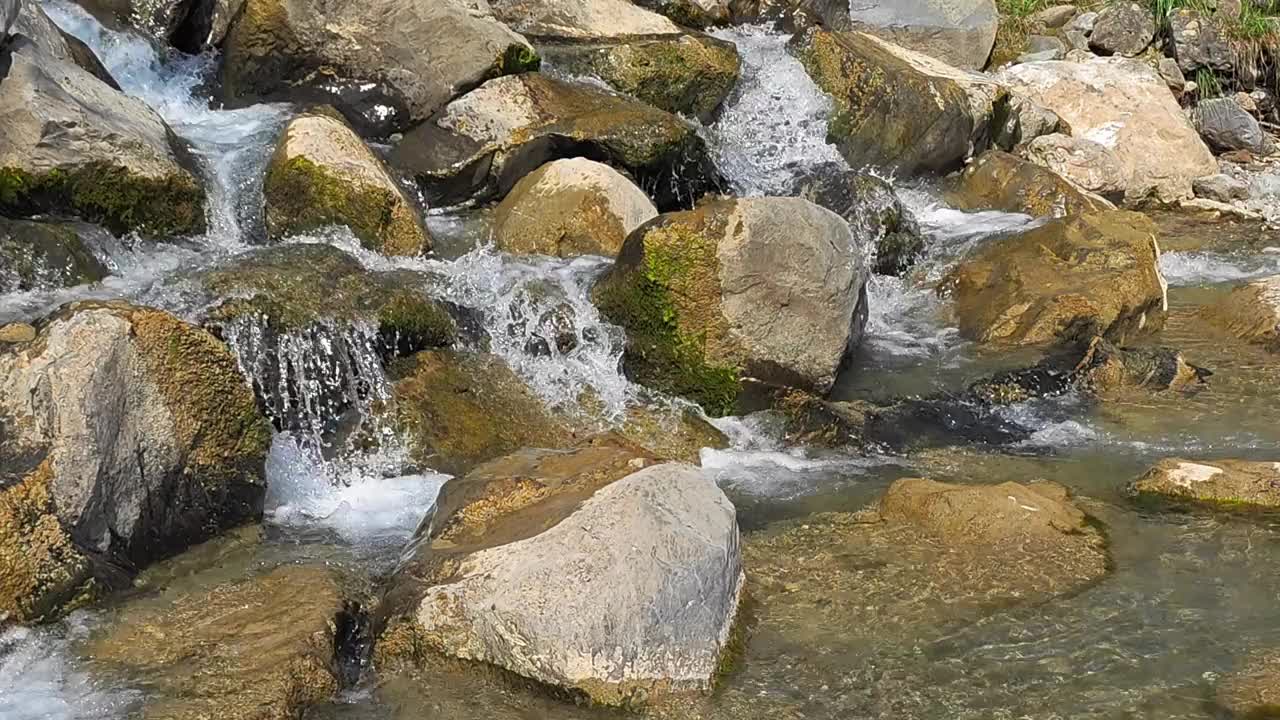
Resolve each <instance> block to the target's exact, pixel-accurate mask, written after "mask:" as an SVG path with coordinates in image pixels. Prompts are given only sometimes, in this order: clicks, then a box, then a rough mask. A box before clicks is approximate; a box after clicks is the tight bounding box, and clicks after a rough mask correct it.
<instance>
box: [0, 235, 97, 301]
mask: <svg viewBox="0 0 1280 720" xmlns="http://www.w3.org/2000/svg"><path fill="white" fill-rule="evenodd" d="M106 276H107V268H106V267H105V266H104V265H103V264H102V261H100V260H98V258H97V256H95V255H94V254H93V251H92V250H91V249H90V248H89V247H88V246H87V245H86V244H85V241H84V239H83V238H82V237H81V235H80V232H79V228H78V227H77V226H76V225H74V224H71V223H57V222H37V221H33V220H9V219H6V218H2V217H0V294H3V293H11V292H24V291H29V290H51V289H55V288H63V287H71V286H73V285H83V284H85V283H92V282H97V281H99V280H101V279H102V278H104V277H106Z"/></svg>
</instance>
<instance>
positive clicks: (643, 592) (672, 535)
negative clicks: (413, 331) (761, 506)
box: [376, 436, 744, 708]
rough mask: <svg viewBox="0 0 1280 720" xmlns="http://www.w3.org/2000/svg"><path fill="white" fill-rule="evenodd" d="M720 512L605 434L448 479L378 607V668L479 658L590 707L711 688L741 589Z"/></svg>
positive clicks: (731, 523)
mask: <svg viewBox="0 0 1280 720" xmlns="http://www.w3.org/2000/svg"><path fill="white" fill-rule="evenodd" d="M738 547H739V545H738V525H737V519H736V513H735V511H734V507H733V505H732V504H730V502H729V500H728V499H727V498H726V497H725V496H724V493H722V492H721V491H720V489H719V488H718V487H716V484H715V481H714V479H713V478H712V477H710V476H709V475H705V474H703V473H702V472H701V471H700V470H698V469H697V468H696V467H693V466H691V465H684V464H678V463H665V464H660V463H658V461H656V460H655V459H654V458H653V457H652V456H650V455H648V454H647V453H645V452H644V451H642V450H640V449H638V448H635V447H633V446H630V445H629V444H627V443H626V442H624V441H621V440H619V439H617V438H613V437H609V436H605V437H598V438H595V439H593V440H592V441H588V442H586V443H583V444H582V445H580V446H578V447H576V448H573V449H570V450H560V451H556V450H522V451H520V452H517V453H514V454H511V455H508V456H506V457H502V458H499V459H496V460H493V461H492V462H489V463H486V464H484V465H481V466H479V467H477V468H475V469H473V470H472V471H471V472H469V473H467V474H466V475H464V476H462V477H459V478H455V479H453V480H450V481H449V482H447V483H446V484H445V486H444V487H443V488H442V489H441V492H440V497H439V499H438V500H437V503H436V507H435V509H434V510H433V512H432V513H431V514H430V515H429V517H428V518H427V519H426V520H425V521H424V522H423V524H422V526H421V528H420V529H419V532H418V535H417V536H416V537H415V538H414V540H413V541H412V543H411V544H410V546H409V548H408V550H407V551H406V552H405V554H404V561H403V562H402V563H401V566H400V567H399V568H398V569H397V571H396V573H395V575H394V576H393V578H392V580H391V582H390V584H389V587H388V589H387V592H386V594H385V595H384V597H383V599H382V602H381V605H380V606H379V609H378V612H377V613H376V624H377V625H378V626H380V629H381V639H380V642H379V644H378V647H377V654H378V655H377V659H378V660H379V661H380V663H381V664H383V666H384V667H385V666H387V665H394V664H396V663H402V662H412V661H414V660H419V661H421V660H423V659H425V658H428V657H430V656H431V655H445V656H452V657H459V658H466V659H470V660H480V661H483V662H486V663H490V664H493V665H497V666H499V667H501V668H504V669H506V670H509V671H511V672H514V673H516V674H518V675H521V676H524V677H527V678H531V679H533V680H536V681H539V682H541V683H545V684H547V685H550V686H552V687H556V688H562V689H564V690H567V691H569V692H570V693H573V694H574V695H579V696H584V697H586V698H588V699H589V700H591V701H592V702H595V703H600V704H603V705H615V706H625V707H630V708H638V707H641V706H652V705H659V704H661V703H663V702H665V701H666V700H668V699H670V698H672V697H675V696H679V695H682V694H686V693H698V692H703V691H706V690H709V689H710V688H711V687H712V685H713V683H714V682H715V680H716V679H717V675H718V668H719V667H720V665H721V662H722V660H723V658H724V656H725V655H726V653H727V652H728V647H729V644H730V638H731V632H732V629H733V626H734V623H735V621H736V619H737V614H738V612H737V611H738V605H739V601H740V597H741V593H742V588H743V585H744V580H743V572H742V564H741V561H740V558H739V554H738V552H739V551H738Z"/></svg>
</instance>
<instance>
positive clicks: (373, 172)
mask: <svg viewBox="0 0 1280 720" xmlns="http://www.w3.org/2000/svg"><path fill="white" fill-rule="evenodd" d="M262 191H263V196H264V199H265V200H266V222H267V232H268V233H269V234H270V235H271V236H272V237H273V238H280V237H284V236H286V235H293V234H299V233H305V232H308V231H312V230H316V229H318V228H321V227H324V226H327V225H346V226H347V227H349V228H350V229H351V232H352V233H353V234H354V235H355V236H356V237H357V238H358V239H359V240H360V243H361V244H362V245H364V246H365V247H367V248H369V249H370V250H375V251H377V252H381V253H383V254H384V255H421V254H422V253H424V252H425V251H427V250H430V249H431V238H430V236H428V235H427V231H426V228H425V227H424V226H423V224H422V218H421V217H419V215H418V210H417V208H416V207H414V205H413V202H412V201H411V200H410V199H409V198H408V197H407V196H406V195H405V194H404V192H403V191H402V190H401V188H400V186H399V185H397V184H396V181H395V180H394V179H393V178H392V177H391V175H390V174H389V173H388V172H387V169H386V168H385V167H384V166H383V165H382V161H381V160H379V159H378V158H377V156H375V155H374V154H373V152H372V151H370V150H369V148H368V146H366V145H365V144H364V141H362V140H361V139H360V137H359V136H358V135H356V134H355V132H354V131H353V130H352V129H351V128H350V127H349V126H348V125H347V124H346V122H344V121H343V120H342V119H341V117H340V116H337V113H331V112H315V113H309V114H304V115H300V116H298V117H296V118H294V119H293V120H291V121H290V122H289V124H288V125H287V126H286V127H285V129H284V132H283V133H282V134H281V136H280V141H279V143H278V144H277V145H276V151H275V154H274V155H272V157H271V163H270V164H269V165H268V166H267V175H266V179H265V181H264V182H263V188H262Z"/></svg>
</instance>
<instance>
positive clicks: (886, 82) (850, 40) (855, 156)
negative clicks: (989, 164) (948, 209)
mask: <svg viewBox="0 0 1280 720" xmlns="http://www.w3.org/2000/svg"><path fill="white" fill-rule="evenodd" d="M792 50H793V51H794V52H795V53H796V54H797V55H798V56H799V58H800V60H801V62H803V63H804V66H805V69H806V70H807V71H808V73H809V75H810V76H811V77H812V78H813V80H814V82H815V83H817V85H818V87H820V88H821V89H822V90H823V91H824V92H826V93H827V94H829V95H831V97H832V99H833V100H834V103H835V113H834V114H833V115H832V116H831V119H830V121H829V123H828V139H829V140H830V141H831V142H832V143H834V144H835V145H836V146H837V147H838V148H839V149H840V152H841V154H842V155H844V157H845V159H846V160H848V161H849V164H850V165H852V166H853V167H855V168H862V167H865V166H876V167H883V168H886V169H888V170H891V171H897V172H901V173H905V174H915V173H920V172H935V173H943V172H947V171H950V170H953V169H955V168H957V167H959V166H960V165H961V164H962V163H963V162H964V159H965V158H966V157H967V156H968V155H969V153H970V152H971V149H979V148H981V147H984V146H985V145H986V144H987V141H988V130H989V125H990V122H991V115H992V113H993V111H994V107H995V105H996V102H997V100H999V99H1000V97H1001V95H1003V91H1002V89H1001V88H1000V86H999V85H997V84H995V83H994V82H991V81H990V80H987V79H985V78H984V77H983V76H979V75H974V74H970V73H966V72H964V71H961V70H957V69H956V68H953V67H950V66H948V65H945V64H944V63H942V62H940V61H938V60H935V59H933V58H931V57H928V56H926V55H922V54H920V53H916V52H912V51H910V50H906V49H904V48H900V47H897V46H896V45H893V44H891V43H888V42H886V41H884V40H881V39H879V38H877V37H875V36H873V35H869V34H866V33H860V32H847V33H833V32H827V31H825V30H822V29H819V28H811V29H809V30H807V31H805V32H804V33H802V34H799V35H797V36H796V37H795V38H794V39H793V40H792Z"/></svg>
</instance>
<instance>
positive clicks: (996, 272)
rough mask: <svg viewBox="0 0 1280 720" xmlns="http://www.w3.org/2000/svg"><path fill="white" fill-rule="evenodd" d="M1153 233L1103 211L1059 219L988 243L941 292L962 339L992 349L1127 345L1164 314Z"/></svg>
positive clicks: (1140, 219) (1131, 218) (1150, 226)
mask: <svg viewBox="0 0 1280 720" xmlns="http://www.w3.org/2000/svg"><path fill="white" fill-rule="evenodd" d="M1159 262H1160V248H1159V245H1158V244H1157V242H1156V227H1155V224H1154V223H1152V222H1151V220H1150V219H1148V218H1147V217H1146V216H1145V215H1142V214H1140V213H1135V212H1128V211H1122V210H1109V211H1105V212H1100V213H1088V214H1083V215H1073V216H1070V217H1067V218H1060V219H1056V220H1052V221H1050V222H1047V223H1045V224H1044V225H1041V226H1039V227H1036V228H1034V229H1032V230H1028V231H1026V232H1023V233H1020V234H1018V235H1014V236H1011V237H1006V238H1002V239H999V240H996V241H994V242H991V243H988V244H987V245H985V246H983V247H982V248H981V249H979V250H978V251H977V252H976V253H974V254H973V255H972V256H970V257H969V258H967V259H966V260H963V261H962V262H961V263H960V264H959V265H958V266H957V267H956V268H955V269H954V270H952V271H951V272H950V273H949V274H948V275H947V277H945V278H944V279H943V281H942V284H941V285H940V286H939V287H940V290H942V291H943V292H949V293H950V295H951V298H952V300H953V302H954V308H955V315H956V319H957V321H958V323H959V326H960V332H961V333H962V334H963V335H965V337H968V338H971V339H973V340H976V341H979V342H983V343H990V344H994V345H1006V346H1009V345H1038V344H1047V343H1051V342H1054V341H1059V340H1065V341H1074V340H1079V341H1084V340H1088V339H1090V338H1092V337H1094V336H1103V337H1105V338H1107V339H1108V340H1112V341H1115V342H1121V343H1123V342H1125V341H1126V339H1127V338H1136V337H1139V336H1141V335H1145V334H1150V333H1153V332H1155V331H1157V330H1159V329H1160V328H1161V327H1162V326H1163V324H1164V317H1165V313H1166V311H1167V309H1168V300H1167V297H1166V287H1167V286H1166V283H1165V281H1164V278H1163V276H1162V275H1161V274H1160V267H1159Z"/></svg>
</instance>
